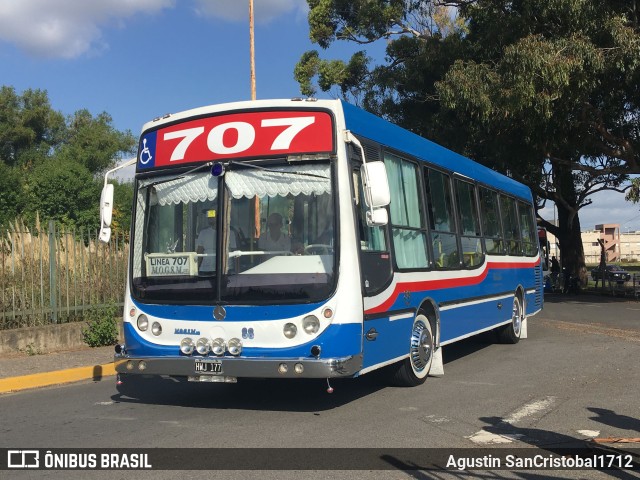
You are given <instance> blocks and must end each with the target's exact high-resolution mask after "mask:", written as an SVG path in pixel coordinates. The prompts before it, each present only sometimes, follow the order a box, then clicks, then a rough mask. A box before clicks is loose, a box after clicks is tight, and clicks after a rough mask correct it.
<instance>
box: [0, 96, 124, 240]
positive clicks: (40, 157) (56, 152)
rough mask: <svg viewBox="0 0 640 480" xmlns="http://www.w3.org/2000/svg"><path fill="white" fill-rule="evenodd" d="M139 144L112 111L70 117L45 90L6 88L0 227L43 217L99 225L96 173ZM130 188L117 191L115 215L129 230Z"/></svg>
mask: <svg viewBox="0 0 640 480" xmlns="http://www.w3.org/2000/svg"><path fill="white" fill-rule="evenodd" d="M134 148H135V139H134V137H133V135H132V134H131V133H130V132H128V131H127V132H120V131H118V130H116V129H115V128H114V127H113V125H112V119H111V117H110V116H109V115H108V114H107V113H104V112H103V113H101V114H99V115H97V116H95V117H94V116H92V115H91V113H90V112H89V111H87V110H79V111H77V112H76V113H75V114H73V115H72V116H70V117H69V118H68V119H67V120H66V121H65V118H64V116H63V115H62V114H61V113H60V112H57V111H55V110H53V108H52V107H51V105H50V103H49V98H48V96H47V92H46V91H42V90H25V91H24V92H23V93H22V94H21V95H20V94H18V93H16V91H15V89H14V88H12V87H8V86H3V87H0V227H1V226H6V225H8V224H9V223H11V221H13V220H14V219H15V218H16V217H18V216H22V217H23V218H24V219H25V220H27V221H28V222H29V223H30V224H31V226H33V225H34V222H35V219H36V216H37V215H38V214H39V215H40V219H41V220H42V221H44V222H46V221H47V220H58V221H60V222H62V223H63V224H64V225H66V226H69V227H85V228H91V229H95V228H97V227H98V224H99V213H98V202H99V198H100V195H99V190H100V187H99V185H98V182H97V180H96V175H99V174H101V173H102V172H103V171H104V170H105V169H107V168H110V167H112V166H113V165H114V164H115V162H116V161H117V160H118V159H120V158H121V157H122V156H123V155H125V154H130V153H132V151H133V150H134ZM131 199H132V188H131V186H130V185H129V186H123V187H119V188H117V189H116V197H115V200H116V212H115V213H116V217H115V220H116V222H118V223H119V224H120V225H123V226H124V229H128V228H129V223H130V205H131V204H130V203H128V204H126V202H130V201H131Z"/></svg>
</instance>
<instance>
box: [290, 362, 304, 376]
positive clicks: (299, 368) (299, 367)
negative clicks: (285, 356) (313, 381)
mask: <svg viewBox="0 0 640 480" xmlns="http://www.w3.org/2000/svg"><path fill="white" fill-rule="evenodd" d="M293 369H294V370H295V371H296V373H297V374H298V375H299V374H301V373H302V372H304V365H302V364H301V363H296V364H295V365H294V367H293Z"/></svg>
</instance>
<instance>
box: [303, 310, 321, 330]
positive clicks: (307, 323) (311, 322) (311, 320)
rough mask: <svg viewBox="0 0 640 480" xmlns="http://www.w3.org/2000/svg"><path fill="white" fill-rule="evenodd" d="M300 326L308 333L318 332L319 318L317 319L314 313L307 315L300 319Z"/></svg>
mask: <svg viewBox="0 0 640 480" xmlns="http://www.w3.org/2000/svg"><path fill="white" fill-rule="evenodd" d="M302 328H303V330H304V331H305V332H306V333H308V334H309V335H313V334H314V333H318V330H320V320H318V317H316V316H315V315H307V316H306V317H304V319H303V320H302Z"/></svg>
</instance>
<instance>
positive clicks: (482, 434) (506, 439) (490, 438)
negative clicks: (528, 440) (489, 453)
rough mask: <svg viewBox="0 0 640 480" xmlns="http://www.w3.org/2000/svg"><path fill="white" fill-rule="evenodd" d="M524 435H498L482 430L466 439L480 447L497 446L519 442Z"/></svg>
mask: <svg viewBox="0 0 640 480" xmlns="http://www.w3.org/2000/svg"><path fill="white" fill-rule="evenodd" d="M522 437H524V435H522V434H519V433H513V434H512V433H504V434H500V435H498V434H497V433H491V432H487V431H486V430H480V431H479V432H476V433H474V434H473V435H471V436H470V437H465V438H468V439H469V440H471V441H472V442H473V443H477V444H478V445H497V444H499V443H513V441H514V440H519V439H520V438H522Z"/></svg>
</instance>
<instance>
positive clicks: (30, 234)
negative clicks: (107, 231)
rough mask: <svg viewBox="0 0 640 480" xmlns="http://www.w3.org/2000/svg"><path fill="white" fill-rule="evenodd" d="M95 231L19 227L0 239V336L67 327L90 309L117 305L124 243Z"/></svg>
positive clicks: (51, 226) (123, 271)
mask: <svg viewBox="0 0 640 480" xmlns="http://www.w3.org/2000/svg"><path fill="white" fill-rule="evenodd" d="M97 236H98V232H97V231H83V230H64V229H61V228H58V227H57V226H56V225H55V224H54V222H49V224H48V226H47V227H46V228H44V227H43V228H35V229H32V230H30V229H28V228H26V227H24V226H23V225H21V224H17V225H16V226H14V227H12V228H11V229H10V230H9V231H8V232H6V233H3V234H0V330H3V329H11V328H22V327H32V326H38V325H45V324H50V323H66V322H70V321H76V320H79V319H81V317H82V312H83V311H84V310H86V309H88V308H91V307H100V306H105V305H111V304H117V305H121V304H122V299H123V296H124V287H125V279H126V270H127V268H126V267H127V259H128V256H129V241H128V237H127V236H126V235H124V234H114V235H112V237H111V241H110V242H109V244H107V245H105V244H103V243H101V242H99V241H98V238H97Z"/></svg>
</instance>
